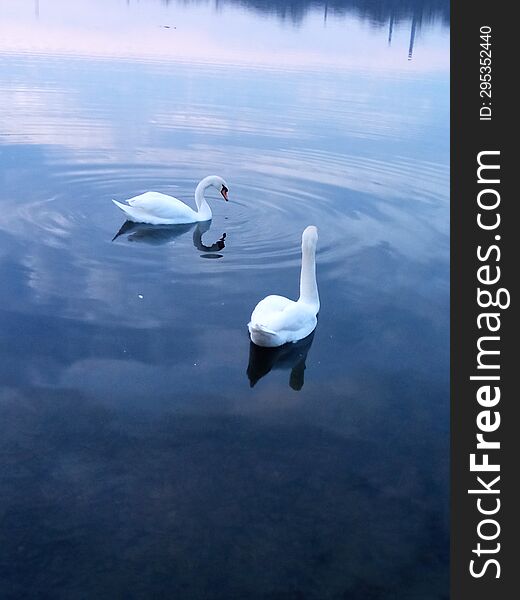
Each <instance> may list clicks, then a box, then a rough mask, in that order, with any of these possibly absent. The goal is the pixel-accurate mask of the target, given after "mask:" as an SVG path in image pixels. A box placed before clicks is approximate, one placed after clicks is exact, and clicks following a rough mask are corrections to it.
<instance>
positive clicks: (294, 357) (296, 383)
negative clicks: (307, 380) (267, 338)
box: [247, 331, 314, 391]
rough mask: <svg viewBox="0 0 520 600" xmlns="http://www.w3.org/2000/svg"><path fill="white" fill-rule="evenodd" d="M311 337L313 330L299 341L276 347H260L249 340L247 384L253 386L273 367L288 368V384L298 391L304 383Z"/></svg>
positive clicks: (312, 336)
mask: <svg viewBox="0 0 520 600" xmlns="http://www.w3.org/2000/svg"><path fill="white" fill-rule="evenodd" d="M313 339H314V331H313V332H312V333H311V334H310V335H308V336H307V337H306V338H304V339H303V340H300V341H299V342H296V343H294V344H293V343H289V344H285V345H283V346H279V347H278V348H262V347H261V346H257V345H256V344H253V342H251V343H250V345H249V364H248V365H247V377H248V378H249V385H250V386H251V387H254V386H255V384H256V383H257V382H258V380H260V379H262V377H264V376H265V375H267V374H268V373H269V372H270V371H272V370H273V369H279V370H282V369H283V370H285V369H290V370H291V375H290V377H289V385H290V387H291V388H292V389H293V390H296V391H300V390H301V389H302V387H303V384H304V373H305V368H306V367H305V361H306V360H307V354H308V353H309V350H310V349H311V346H312V340H313Z"/></svg>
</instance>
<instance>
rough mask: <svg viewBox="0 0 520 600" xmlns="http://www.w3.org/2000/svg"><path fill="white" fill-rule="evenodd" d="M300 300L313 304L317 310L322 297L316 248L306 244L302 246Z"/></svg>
mask: <svg viewBox="0 0 520 600" xmlns="http://www.w3.org/2000/svg"><path fill="white" fill-rule="evenodd" d="M299 302H305V303H306V304H310V305H312V306H313V307H314V308H315V309H316V312H318V310H319V308H320V297H319V295H318V285H317V283H316V249H315V248H308V247H306V246H303V248H302V271H301V275H300V298H299Z"/></svg>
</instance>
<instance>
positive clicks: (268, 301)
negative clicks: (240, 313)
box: [251, 296, 316, 332]
mask: <svg viewBox="0 0 520 600" xmlns="http://www.w3.org/2000/svg"><path fill="white" fill-rule="evenodd" d="M251 323H252V324H259V325H262V326H263V327H264V328H266V329H268V330H271V331H276V332H283V331H285V332H299V331H301V330H302V329H308V328H314V327H315V325H316V315H315V314H314V313H313V312H312V310H309V309H307V307H306V305H305V304H301V303H299V302H294V301H293V300H289V299H288V298H284V297H283V296H267V298H264V299H263V300H261V301H260V302H259V303H258V304H257V305H256V308H255V310H254V311H253V314H252V315H251Z"/></svg>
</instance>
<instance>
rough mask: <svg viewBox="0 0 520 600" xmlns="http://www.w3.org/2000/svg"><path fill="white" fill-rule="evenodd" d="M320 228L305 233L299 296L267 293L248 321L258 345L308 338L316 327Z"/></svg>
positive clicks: (311, 228) (253, 339)
mask: <svg viewBox="0 0 520 600" xmlns="http://www.w3.org/2000/svg"><path fill="white" fill-rule="evenodd" d="M317 242H318V230H317V229H316V227H314V226H313V225H311V226H309V227H307V228H306V229H305V231H304V232H303V235H302V269H301V275H300V297H299V298H298V300H297V301H296V302H295V301H294V300H289V298H285V297H284V296H267V298H264V299H263V300H261V301H260V302H259V303H258V304H257V305H256V307H255V309H254V310H253V313H252V314H251V320H250V322H249V324H248V326H247V327H248V329H249V334H250V335H251V341H252V342H253V343H254V344H256V345H257V346H264V347H267V348H274V347H277V346H283V345H284V344H287V343H288V342H297V341H298V340H301V339H303V338H305V337H307V336H308V335H309V334H310V333H311V332H312V331H314V329H315V328H316V324H317V322H318V321H317V318H316V315H317V314H318V311H319V310H320V299H319V295H318V285H317V283H316V245H317Z"/></svg>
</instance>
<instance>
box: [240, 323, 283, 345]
mask: <svg viewBox="0 0 520 600" xmlns="http://www.w3.org/2000/svg"><path fill="white" fill-rule="evenodd" d="M247 327H248V329H249V333H250V335H251V341H252V342H253V343H254V344H256V345H257V346H263V347H264V348H274V347H276V346H280V337H279V335H278V334H277V333H276V331H272V330H271V329H268V328H267V327H265V325H262V324H261V323H251V322H250V323H248V325H247Z"/></svg>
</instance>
